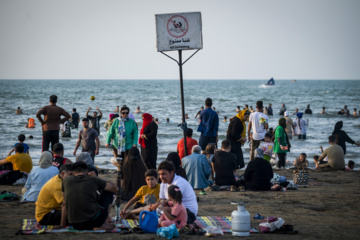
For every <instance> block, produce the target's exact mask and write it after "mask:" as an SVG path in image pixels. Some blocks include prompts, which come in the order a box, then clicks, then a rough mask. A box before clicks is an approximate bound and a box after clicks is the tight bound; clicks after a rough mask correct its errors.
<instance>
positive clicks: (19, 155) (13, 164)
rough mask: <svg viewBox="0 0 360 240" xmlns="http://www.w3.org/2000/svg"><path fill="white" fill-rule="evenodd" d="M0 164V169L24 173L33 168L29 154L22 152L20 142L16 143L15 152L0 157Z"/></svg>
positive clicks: (22, 148)
mask: <svg viewBox="0 0 360 240" xmlns="http://www.w3.org/2000/svg"><path fill="white" fill-rule="evenodd" d="M0 165H3V166H2V167H0V170H14V171H16V170H19V171H21V172H26V173H30V171H31V169H32V168H33V163H32V159H31V157H30V155H29V154H27V153H24V145H23V144H22V143H19V144H16V146H15V154H14V155H11V156H8V157H7V158H4V159H2V160H1V161H0ZM1 168H2V169H1Z"/></svg>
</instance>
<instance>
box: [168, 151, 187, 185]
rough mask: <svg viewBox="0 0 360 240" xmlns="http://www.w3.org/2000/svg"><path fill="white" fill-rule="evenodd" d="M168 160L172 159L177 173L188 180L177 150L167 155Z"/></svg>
mask: <svg viewBox="0 0 360 240" xmlns="http://www.w3.org/2000/svg"><path fill="white" fill-rule="evenodd" d="M166 161H170V162H172V163H173V164H174V166H175V174H176V175H178V176H181V177H183V178H185V179H186V180H187V176H186V172H185V169H183V168H182V167H181V160H180V157H179V154H178V153H177V152H171V153H169V154H168V155H167V157H166Z"/></svg>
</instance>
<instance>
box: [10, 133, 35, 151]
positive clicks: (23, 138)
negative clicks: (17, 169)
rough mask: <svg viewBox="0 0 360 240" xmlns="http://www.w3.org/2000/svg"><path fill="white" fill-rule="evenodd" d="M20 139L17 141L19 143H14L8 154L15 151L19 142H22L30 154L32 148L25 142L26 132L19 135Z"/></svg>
mask: <svg viewBox="0 0 360 240" xmlns="http://www.w3.org/2000/svg"><path fill="white" fill-rule="evenodd" d="M18 140H19V142H17V143H15V144H14V147H13V149H11V151H10V152H9V154H8V156H11V154H12V152H13V151H15V147H16V145H18V144H20V143H21V144H22V145H23V146H24V153H27V154H29V149H30V148H29V146H28V145H27V144H26V143H24V142H25V135H24V134H20V135H19V136H18Z"/></svg>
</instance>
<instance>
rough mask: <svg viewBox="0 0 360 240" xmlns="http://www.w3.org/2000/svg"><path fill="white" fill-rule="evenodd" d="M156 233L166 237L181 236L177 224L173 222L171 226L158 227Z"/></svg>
mask: <svg viewBox="0 0 360 240" xmlns="http://www.w3.org/2000/svg"><path fill="white" fill-rule="evenodd" d="M156 234H157V235H158V236H160V237H166V238H167V239H172V238H178V237H179V232H178V230H177V228H176V225H175V224H172V225H170V226H169V227H161V228H158V230H157V232H156Z"/></svg>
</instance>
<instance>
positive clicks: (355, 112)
mask: <svg viewBox="0 0 360 240" xmlns="http://www.w3.org/2000/svg"><path fill="white" fill-rule="evenodd" d="M358 116H359V114H358V113H357V111H356V108H354V112H353V117H358Z"/></svg>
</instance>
